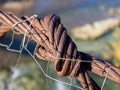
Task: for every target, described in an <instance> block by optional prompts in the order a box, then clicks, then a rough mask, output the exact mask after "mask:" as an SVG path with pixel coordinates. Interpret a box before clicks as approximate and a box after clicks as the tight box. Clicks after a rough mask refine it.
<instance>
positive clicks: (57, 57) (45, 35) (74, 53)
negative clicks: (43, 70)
mask: <svg viewBox="0 0 120 90" xmlns="http://www.w3.org/2000/svg"><path fill="white" fill-rule="evenodd" d="M28 18H29V17H27V16H23V17H22V18H21V19H19V18H18V17H16V16H15V15H13V14H8V13H5V12H2V11H1V12H0V25H1V26H0V38H2V37H3V36H4V35H5V33H7V32H8V31H10V29H11V27H12V26H13V25H15V23H16V22H19V21H21V20H27V21H26V22H25V23H20V24H16V25H15V27H14V28H15V30H16V32H18V33H20V34H24V33H25V32H26V36H27V37H28V38H31V39H32V40H33V41H35V42H36V43H37V47H36V50H35V53H34V54H35V56H36V57H37V58H39V59H44V60H48V61H52V62H54V63H55V70H56V72H57V74H58V75H59V76H70V77H77V79H78V80H79V81H80V83H81V85H82V87H83V89H84V90H100V89H101V88H103V86H104V84H103V85H102V87H101V88H100V86H98V85H97V83H96V82H95V81H94V80H93V79H92V78H91V77H90V76H89V74H88V71H91V72H93V73H95V74H97V75H100V76H104V77H105V80H106V78H109V79H111V80H113V81H115V82H117V83H119V84H120V69H119V68H117V67H115V66H113V65H111V64H109V63H107V62H105V61H103V60H100V59H97V58H95V57H93V56H91V55H89V54H86V53H84V52H80V51H78V50H77V46H76V45H75V43H74V42H73V41H72V39H71V37H70V36H69V35H68V34H67V29H66V28H65V27H64V26H63V24H62V23H61V21H60V17H58V16H56V15H54V14H53V15H49V16H46V17H45V18H44V19H40V18H35V19H34V21H33V22H32V23H30V22H31V21H30V20H29V19H28ZM30 24H31V25H30ZM28 27H31V28H32V31H33V32H29V31H28V30H27V31H26V29H27V28H28ZM31 34H32V36H31Z"/></svg>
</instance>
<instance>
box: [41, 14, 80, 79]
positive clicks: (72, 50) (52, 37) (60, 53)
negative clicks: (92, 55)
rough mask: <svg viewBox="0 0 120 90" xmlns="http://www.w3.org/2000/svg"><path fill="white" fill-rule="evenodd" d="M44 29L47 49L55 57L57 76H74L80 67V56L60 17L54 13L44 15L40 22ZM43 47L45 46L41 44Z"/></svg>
mask: <svg viewBox="0 0 120 90" xmlns="http://www.w3.org/2000/svg"><path fill="white" fill-rule="evenodd" d="M42 24H43V25H44V26H43V27H44V29H45V30H47V35H48V39H49V43H50V45H49V48H47V50H49V52H50V54H52V56H54V57H56V59H57V60H56V62H55V70H56V71H57V74H58V75H59V76H70V77H74V76H76V75H77V74H78V71H79V68H80V61H76V59H77V58H80V55H78V51H77V47H76V45H75V43H74V42H73V41H72V39H71V37H70V36H69V35H68V34H67V30H66V28H65V27H64V26H63V24H61V22H60V18H59V17H58V16H56V15H49V16H46V17H45V18H44V20H43V22H42ZM43 47H44V48H46V47H45V46H44V45H43Z"/></svg>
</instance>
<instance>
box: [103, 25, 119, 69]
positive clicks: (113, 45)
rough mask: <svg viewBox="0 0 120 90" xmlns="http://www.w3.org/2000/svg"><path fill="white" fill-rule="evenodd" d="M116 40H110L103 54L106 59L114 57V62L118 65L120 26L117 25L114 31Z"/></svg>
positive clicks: (113, 34)
mask: <svg viewBox="0 0 120 90" xmlns="http://www.w3.org/2000/svg"><path fill="white" fill-rule="evenodd" d="M112 36H113V37H114V41H112V42H109V43H108V44H107V45H108V46H107V47H105V49H106V52H103V54H102V56H103V58H105V59H113V63H114V65H116V66H118V67H119V66H120V27H116V28H115V30H114V31H113V33H112Z"/></svg>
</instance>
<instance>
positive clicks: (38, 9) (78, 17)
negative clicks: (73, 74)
mask: <svg viewBox="0 0 120 90" xmlns="http://www.w3.org/2000/svg"><path fill="white" fill-rule="evenodd" d="M113 7H114V8H117V7H120V0H114V1H113V0H107V1H106V0H36V1H35V3H34V4H33V6H32V7H31V8H29V9H27V10H25V11H24V13H22V14H25V15H33V14H38V15H39V16H40V17H44V16H45V15H48V14H51V13H55V14H57V15H59V16H60V17H61V19H62V23H63V24H64V26H65V27H67V29H68V31H69V30H71V29H72V28H74V27H78V26H81V25H84V24H86V23H92V22H94V21H97V20H101V19H105V18H109V17H113V16H115V15H113V14H112V15H111V14H109V12H108V10H109V9H110V8H113ZM112 34H113V32H109V33H108V34H106V35H104V36H103V37H101V38H99V39H97V40H90V41H82V40H79V41H78V40H74V41H75V43H76V44H77V46H78V49H79V50H81V51H85V52H88V53H91V54H92V55H95V56H98V57H101V58H102V53H103V52H105V47H106V45H107V44H106V42H107V43H109V42H113V41H114V40H115V38H114V37H113V35H112ZM8 38H9V37H8ZM17 41H18V40H17ZM14 46H17V45H14ZM32 48H33V47H32ZM0 52H1V55H5V56H6V58H5V59H7V61H6V62H5V63H7V62H8V61H9V60H12V59H13V60H14V62H13V63H11V65H10V66H11V67H12V66H14V65H15V60H17V56H18V54H15V53H11V52H8V51H6V50H5V51H4V52H3V49H0ZM0 59H2V58H0ZM39 63H40V64H41V65H42V67H43V69H44V70H46V68H45V67H46V65H47V63H46V62H45V61H39ZM5 66H6V67H5V68H7V65H6V64H5ZM6 73H7V72H5V71H1V72H0V87H1V88H0V90H41V89H42V90H66V89H68V88H69V86H67V85H64V84H61V83H59V82H55V81H53V80H50V79H48V78H45V76H44V75H43V73H42V71H41V70H40V69H39V68H38V67H37V65H36V64H35V63H34V61H33V60H32V58H31V57H29V56H24V55H23V56H22V58H21V61H20V64H19V65H18V67H17V68H16V72H14V73H13V74H12V76H11V75H9V74H8V73H7V74H6ZM48 74H49V75H51V76H52V77H54V78H56V79H59V80H62V81H65V82H68V83H70V78H66V77H63V78H62V77H58V76H57V75H56V73H55V72H54V67H53V64H50V68H49V72H48ZM91 76H92V77H94V79H95V81H96V82H97V83H99V85H100V86H101V85H102V82H103V79H104V78H102V77H99V76H96V75H93V74H91ZM6 77H8V78H6ZM10 78H12V80H13V81H11V83H9V82H8V80H9V79H10ZM73 84H75V85H80V84H79V82H78V81H77V80H76V79H75V80H74V82H73ZM119 88H120V85H118V84H116V83H114V82H112V81H110V80H107V82H106V84H105V88H104V90H119ZM72 89H73V90H80V89H77V88H75V87H72Z"/></svg>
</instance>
